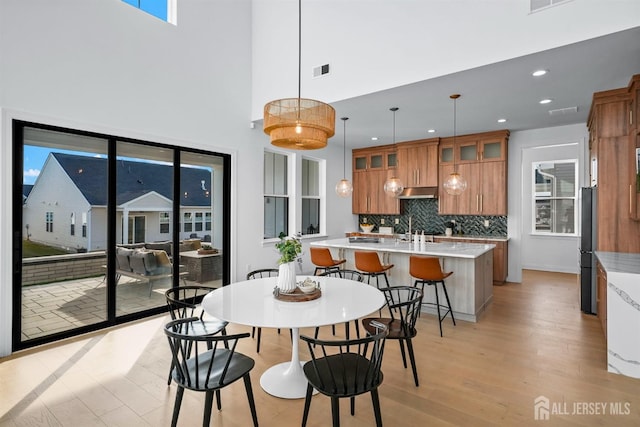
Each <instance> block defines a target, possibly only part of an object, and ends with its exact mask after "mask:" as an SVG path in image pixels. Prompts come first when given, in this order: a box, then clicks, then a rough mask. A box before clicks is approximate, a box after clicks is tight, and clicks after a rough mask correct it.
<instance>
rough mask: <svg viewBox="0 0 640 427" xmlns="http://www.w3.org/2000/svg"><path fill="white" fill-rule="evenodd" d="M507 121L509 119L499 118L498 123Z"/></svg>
mask: <svg viewBox="0 0 640 427" xmlns="http://www.w3.org/2000/svg"><path fill="white" fill-rule="evenodd" d="M506 121H507V119H498V123H504V122H506Z"/></svg>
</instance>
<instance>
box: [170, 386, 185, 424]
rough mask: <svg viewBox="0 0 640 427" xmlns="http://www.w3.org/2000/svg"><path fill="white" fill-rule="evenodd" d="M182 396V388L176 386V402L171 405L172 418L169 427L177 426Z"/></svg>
mask: <svg viewBox="0 0 640 427" xmlns="http://www.w3.org/2000/svg"><path fill="white" fill-rule="evenodd" d="M183 394H184V387H181V386H178V390H176V401H175V403H174V404H173V417H171V427H176V426H177V425H178V415H179V414H180V405H182V395H183Z"/></svg>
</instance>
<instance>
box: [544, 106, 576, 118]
mask: <svg viewBox="0 0 640 427" xmlns="http://www.w3.org/2000/svg"><path fill="white" fill-rule="evenodd" d="M577 112H578V107H567V108H557V109H555V110H549V115H550V116H562V115H564V114H573V113H577Z"/></svg>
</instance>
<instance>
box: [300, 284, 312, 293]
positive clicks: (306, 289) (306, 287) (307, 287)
mask: <svg viewBox="0 0 640 427" xmlns="http://www.w3.org/2000/svg"><path fill="white" fill-rule="evenodd" d="M298 288H300V290H301V291H302V292H304V293H305V294H310V293H311V292H313V291H315V290H316V285H302V284H300V285H298Z"/></svg>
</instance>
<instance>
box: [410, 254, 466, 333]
mask: <svg viewBox="0 0 640 427" xmlns="http://www.w3.org/2000/svg"><path fill="white" fill-rule="evenodd" d="M409 274H410V275H411V276H412V277H415V278H416V281H415V283H414V284H413V285H414V286H418V285H421V286H420V288H421V290H422V293H423V295H424V285H428V286H433V288H434V289H435V291H436V302H435V304H434V303H429V302H424V303H422V304H425V305H426V304H428V305H435V306H436V308H437V309H438V324H439V326H440V336H442V321H443V320H444V318H445V317H447V314H451V320H453V325H454V326H455V324H456V319H455V318H454V317H453V310H451V302H450V301H449V294H448V293H447V286H446V285H445V284H444V279H446V278H447V277H449V276H451V275H452V274H453V272H452V271H450V272H448V273H443V272H442V268H441V267H440V260H439V259H438V258H435V257H424V256H415V255H411V256H410V257H409ZM438 283H441V284H442V290H443V291H444V296H445V298H446V299H447V305H446V306H445V305H441V304H440V298H439V297H438ZM440 307H442V308H446V309H447V311H446V312H445V313H444V315H443V316H441V315H440Z"/></svg>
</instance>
